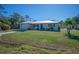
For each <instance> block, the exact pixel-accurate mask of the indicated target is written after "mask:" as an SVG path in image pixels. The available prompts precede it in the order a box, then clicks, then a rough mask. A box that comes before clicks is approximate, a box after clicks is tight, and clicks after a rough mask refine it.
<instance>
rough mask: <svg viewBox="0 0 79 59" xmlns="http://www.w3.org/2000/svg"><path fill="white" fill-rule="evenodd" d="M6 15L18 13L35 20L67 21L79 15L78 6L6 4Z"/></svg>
mask: <svg viewBox="0 0 79 59" xmlns="http://www.w3.org/2000/svg"><path fill="white" fill-rule="evenodd" d="M4 7H5V10H6V11H7V12H8V13H6V15H11V14H12V13H13V12H18V13H20V14H21V15H23V16H24V15H29V16H30V17H31V18H33V19H34V20H48V19H50V20H57V21H60V20H65V19H66V18H71V17H74V16H76V15H78V14H79V5H78V4H70V5H69V4H6V5H4Z"/></svg>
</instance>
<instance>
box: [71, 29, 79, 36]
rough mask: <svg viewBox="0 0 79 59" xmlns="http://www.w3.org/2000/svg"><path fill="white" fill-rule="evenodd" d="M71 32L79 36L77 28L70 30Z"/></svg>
mask: <svg viewBox="0 0 79 59" xmlns="http://www.w3.org/2000/svg"><path fill="white" fill-rule="evenodd" d="M71 34H73V35H76V36H79V30H71Z"/></svg>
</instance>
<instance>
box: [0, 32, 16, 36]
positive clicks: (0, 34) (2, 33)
mask: <svg viewBox="0 0 79 59" xmlns="http://www.w3.org/2000/svg"><path fill="white" fill-rule="evenodd" d="M10 33H15V32H1V33H0V36H2V35H4V34H10Z"/></svg>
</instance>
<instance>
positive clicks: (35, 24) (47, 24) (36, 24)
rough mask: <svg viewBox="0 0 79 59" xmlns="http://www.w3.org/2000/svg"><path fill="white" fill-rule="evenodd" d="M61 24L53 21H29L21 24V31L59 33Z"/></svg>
mask: <svg viewBox="0 0 79 59" xmlns="http://www.w3.org/2000/svg"><path fill="white" fill-rule="evenodd" d="M58 23H59V22H57V21H52V20H44V21H27V22H22V23H20V29H21V30H51V31H59V30H60V27H59V24H58Z"/></svg>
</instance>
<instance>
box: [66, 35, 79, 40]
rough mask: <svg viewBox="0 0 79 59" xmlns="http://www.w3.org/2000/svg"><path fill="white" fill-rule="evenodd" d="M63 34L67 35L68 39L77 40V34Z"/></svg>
mask: <svg viewBox="0 0 79 59" xmlns="http://www.w3.org/2000/svg"><path fill="white" fill-rule="evenodd" d="M65 36H68V37H69V38H70V39H73V40H77V41H79V36H76V35H72V34H71V35H70V36H69V35H68V34H66V35H65Z"/></svg>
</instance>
